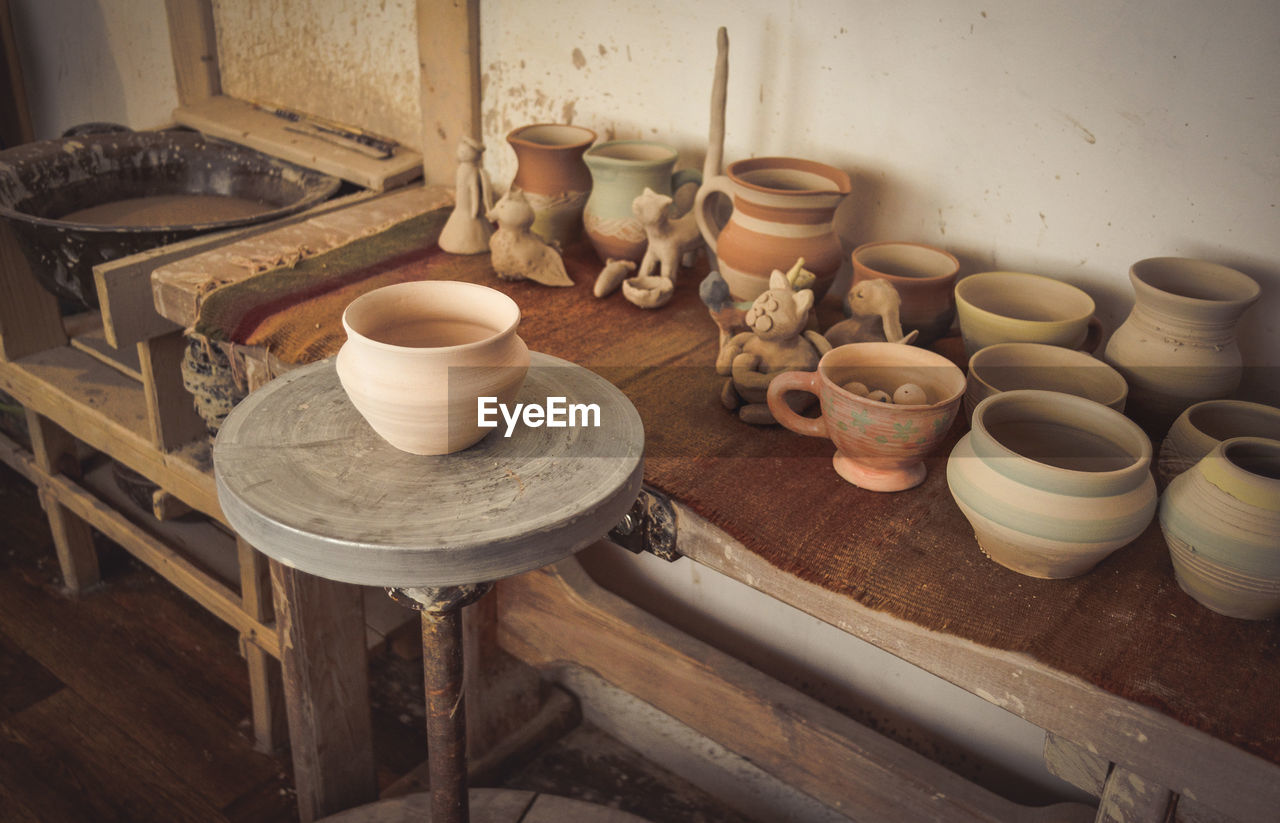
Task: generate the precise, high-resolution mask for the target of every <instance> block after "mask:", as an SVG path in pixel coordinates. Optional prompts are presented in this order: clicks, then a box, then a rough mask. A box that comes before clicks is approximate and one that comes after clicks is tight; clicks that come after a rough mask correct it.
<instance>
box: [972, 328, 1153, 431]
mask: <svg viewBox="0 0 1280 823" xmlns="http://www.w3.org/2000/svg"><path fill="white" fill-rule="evenodd" d="M1014 389H1044V390H1046V391H1058V392H1063V393H1064V394H1074V395H1076V396H1077V397H1086V398H1088V399H1089V400H1093V401H1095V402H1097V403H1101V404H1102V405H1104V406H1107V407H1108V408H1112V409H1115V410H1116V411H1118V412H1123V411H1124V401H1125V397H1126V396H1128V394H1129V387H1128V385H1127V384H1126V383H1125V382H1124V378H1123V377H1121V376H1120V372H1118V371H1116V370H1115V369H1113V368H1111V367H1110V366H1108V365H1107V364H1106V363H1103V362H1102V361H1101V360H1099V359H1097V358H1096V357H1093V356H1091V355H1088V354H1085V353H1084V352H1082V351H1075V350H1073V349H1064V348H1062V347H1061V346H1049V345H1045V344H1044V343H997V344H995V345H994V346H987V347H986V348H984V349H981V350H979V351H978V353H977V354H975V355H973V357H971V358H969V384H968V388H966V389H965V393H964V413H965V415H966V416H967V417H969V418H972V417H973V410H974V408H975V407H977V405H978V404H979V403H981V402H982V401H983V400H985V399H987V398H988V397H990V396H991V395H993V394H998V393H1000V392H1002V391H1012V390H1014Z"/></svg>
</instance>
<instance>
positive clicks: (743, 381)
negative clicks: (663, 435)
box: [716, 269, 831, 425]
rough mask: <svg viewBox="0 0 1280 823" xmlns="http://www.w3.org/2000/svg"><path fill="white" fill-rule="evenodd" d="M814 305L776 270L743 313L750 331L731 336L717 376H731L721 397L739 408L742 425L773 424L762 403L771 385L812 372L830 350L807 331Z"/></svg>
mask: <svg viewBox="0 0 1280 823" xmlns="http://www.w3.org/2000/svg"><path fill="white" fill-rule="evenodd" d="M812 307H813V292H812V291H810V290H809V289H801V290H800V291H793V290H792V288H791V282H790V281H789V280H788V279H787V275H785V274H783V273H782V272H780V271H777V270H776V269H775V270H774V272H773V274H772V275H771V276H770V277H769V289H768V290H767V291H765V292H764V293H762V294H761V295H760V296H759V297H757V298H756V299H755V302H753V303H752V305H751V308H750V309H749V310H748V311H747V314H746V324H747V327H748V328H749V329H751V331H747V332H742V333H741V334H737V335H734V336H733V337H732V338H731V339H730V340H729V342H728V343H727V344H725V345H724V347H722V348H721V349H720V354H719V356H718V357H717V358H716V373H717V374H721V375H727V376H729V379H728V380H727V381H725V384H724V388H723V390H722V391H721V394H720V399H721V402H723V403H724V405H725V407H726V408H728V409H731V410H732V409H737V411H738V417H739V418H741V419H742V420H743V422H746V423H754V424H756V425H766V424H769V423H774V422H776V421H775V420H774V418H773V413H772V412H770V411H769V405H768V403H767V401H766V396H767V393H768V389H769V382H770V381H771V380H773V378H774V377H775V376H776V375H779V374H781V373H783V372H786V371H813V370H814V369H816V368H818V361H819V360H820V359H821V358H822V355H824V354H826V353H827V352H828V351H830V350H831V344H829V343H828V342H827V340H826V338H824V337H823V336H822V335H820V334H818V333H817V332H816V331H805V328H804V326H805V321H806V320H808V317H809V309H811V308H812Z"/></svg>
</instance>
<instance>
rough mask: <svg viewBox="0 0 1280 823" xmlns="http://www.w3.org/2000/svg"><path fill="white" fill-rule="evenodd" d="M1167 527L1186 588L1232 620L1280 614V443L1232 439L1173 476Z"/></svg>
mask: <svg viewBox="0 0 1280 823" xmlns="http://www.w3.org/2000/svg"><path fill="white" fill-rule="evenodd" d="M1160 528H1161V530H1162V531H1163V532H1164V538H1165V543H1167V544H1168V546H1169V557H1170V559H1171V560H1172V561H1173V571H1174V574H1175V576H1176V577H1177V580H1178V585H1179V586H1181V587H1182V590H1183V591H1185V592H1186V593H1187V594H1189V595H1191V596H1192V597H1193V598H1195V599H1196V600H1197V601H1198V602H1200V603H1201V604H1202V605H1204V606H1205V607H1207V608H1209V609H1212V610H1213V611H1216V612H1218V613H1220V614H1225V615H1227V616H1228V617H1238V618H1242V619H1246V620H1264V619H1267V618H1271V617H1278V616H1280V440H1270V439H1267V438H1262V437H1235V438H1232V439H1230V440H1225V441H1223V442H1221V443H1219V444H1217V445H1216V446H1214V447H1213V449H1212V450H1211V451H1210V452H1209V453H1208V454H1206V455H1205V456H1204V457H1203V458H1202V459H1200V460H1199V461H1198V462H1197V463H1196V464H1195V465H1194V466H1192V467H1191V468H1190V469H1188V470H1187V471H1185V472H1183V473H1182V474H1180V475H1178V476H1177V477H1176V478H1174V480H1173V482H1172V483H1170V484H1169V488H1168V489H1167V490H1166V491H1165V493H1164V497H1163V498H1162V499H1161V501H1160Z"/></svg>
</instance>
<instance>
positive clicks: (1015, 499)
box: [947, 389, 1156, 578]
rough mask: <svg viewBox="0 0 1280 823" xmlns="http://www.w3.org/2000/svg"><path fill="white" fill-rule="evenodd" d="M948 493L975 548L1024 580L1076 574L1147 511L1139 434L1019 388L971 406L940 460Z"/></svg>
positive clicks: (1098, 411)
mask: <svg viewBox="0 0 1280 823" xmlns="http://www.w3.org/2000/svg"><path fill="white" fill-rule="evenodd" d="M947 484H948V486H949V487H950V488H951V495H952V497H954V498H955V501H956V504H957V505H958V506H959V507H960V511H961V512H963V513H964V516H965V517H966V518H968V520H969V523H970V524H971V525H972V526H973V530H974V533H975V535H976V536H977V539H978V546H979V548H981V549H982V551H983V552H984V553H985V554H986V555H987V556H988V557H990V558H991V559H992V560H994V561H995V562H997V563H999V564H1000V565H1002V566H1005V567H1007V568H1009V569H1012V570H1014V571H1016V572H1019V573H1020V574H1025V575H1028V576H1030V577H1041V578H1063V577H1075V576H1077V575H1080V574H1084V573H1085V572H1087V571H1089V570H1090V569H1091V568H1093V567H1094V565H1096V564H1097V563H1098V562H1099V561H1101V560H1102V559H1103V558H1105V557H1106V556H1107V555H1109V554H1111V553H1112V552H1114V551H1116V550H1117V549H1119V548H1120V547H1122V546H1124V545H1126V544H1128V543H1130V542H1132V541H1133V540H1135V539H1136V538H1137V537H1138V535H1140V534H1142V532H1143V530H1144V529H1146V527H1147V525H1148V524H1149V523H1150V522H1151V518H1152V516H1153V515H1154V514H1155V511H1156V488H1155V481H1154V480H1153V479H1152V477H1151V441H1150V440H1148V439H1147V436H1146V435H1145V434H1143V432H1142V429H1140V428H1138V426H1137V424H1135V423H1134V422H1133V421H1131V420H1129V419H1128V418H1126V417H1125V416H1124V415H1122V414H1120V413H1119V412H1117V411H1115V410H1114V409H1109V408H1107V407H1106V406H1104V405H1102V404H1101V403H1095V402H1094V401H1092V400H1086V399H1085V398H1083V397H1075V396H1073V395H1069V394H1062V393H1061V392H1049V391H1040V390H1033V389H1020V390H1016V391H1007V392H1001V393H1000V394H995V395H992V396H991V397H988V398H987V399H986V400H983V401H982V402H981V403H979V404H978V406H977V408H976V409H974V412H973V425H972V428H971V429H970V431H969V433H968V434H966V435H965V436H964V437H963V438H961V440H960V442H959V443H957V444H956V446H955V448H954V449H953V450H952V452H951V457H950V459H949V460H948V461H947Z"/></svg>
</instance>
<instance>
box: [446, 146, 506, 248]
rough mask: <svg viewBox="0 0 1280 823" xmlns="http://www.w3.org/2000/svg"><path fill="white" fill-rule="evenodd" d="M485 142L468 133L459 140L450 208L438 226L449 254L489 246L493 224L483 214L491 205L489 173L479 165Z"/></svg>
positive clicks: (491, 194)
mask: <svg viewBox="0 0 1280 823" xmlns="http://www.w3.org/2000/svg"><path fill="white" fill-rule="evenodd" d="M482 154H484V144H483V143H481V142H479V141H477V140H473V139H471V138H470V137H463V138H462V141H461V142H459V143H458V171H457V173H456V174H455V175H454V187H455V191H454V205H453V212H452V213H450V215H449V219H448V220H447V221H446V222H445V224H444V228H443V229H441V230H440V239H439V241H438V242H439V244H440V248H442V249H444V250H445V251H447V252H449V253H450V254H480V253H481V252H486V251H488V250H489V236H490V235H491V234H493V227H492V226H490V225H489V221H488V220H487V219H486V217H485V215H487V214H488V213H489V210H490V209H492V208H493V188H492V187H491V186H490V184H489V174H488V173H487V172H486V171H485V170H484V168H483V167H482V166H481V165H480V156H481V155H482Z"/></svg>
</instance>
